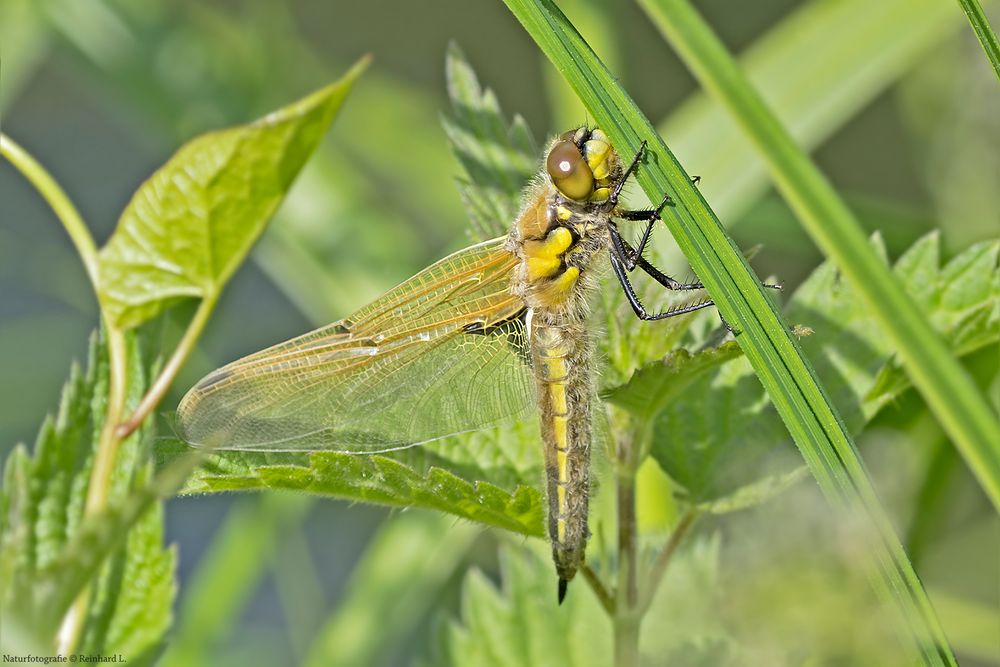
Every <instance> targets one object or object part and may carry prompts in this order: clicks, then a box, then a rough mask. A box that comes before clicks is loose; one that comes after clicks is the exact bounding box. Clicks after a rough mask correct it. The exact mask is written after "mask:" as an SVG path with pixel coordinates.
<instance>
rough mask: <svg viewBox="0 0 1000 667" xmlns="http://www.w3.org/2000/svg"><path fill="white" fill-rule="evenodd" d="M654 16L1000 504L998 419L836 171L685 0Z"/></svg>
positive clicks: (671, 0) (665, 2)
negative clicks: (870, 235)
mask: <svg viewBox="0 0 1000 667" xmlns="http://www.w3.org/2000/svg"><path fill="white" fill-rule="evenodd" d="M642 4H643V6H644V7H645V8H646V10H647V12H648V13H649V14H650V16H651V17H652V18H653V19H654V21H655V23H656V24H657V26H658V27H659V28H660V29H661V30H662V31H663V32H664V34H665V35H666V36H667V37H668V38H669V39H670V41H671V43H672V44H673V45H674V47H675V48H676V49H677V50H678V52H679V53H680V54H681V56H682V58H684V60H685V61H686V62H687V63H688V65H689V67H691V70H692V71H693V72H694V74H695V75H696V76H697V77H698V78H699V80H700V81H701V82H702V83H703V85H704V86H705V87H706V89H708V91H709V92H710V93H711V94H712V95H714V96H715V97H716V98H718V99H719V100H720V101H721V102H722V103H723V104H724V105H725V106H726V107H727V108H728V109H729V111H730V112H731V113H732V115H733V116H734V117H735V118H736V119H737V120H738V121H739V122H740V124H741V125H742V126H743V129H744V131H745V132H746V133H747V134H748V135H749V136H750V137H751V138H752V139H753V141H754V143H755V144H756V146H757V149H758V150H759V151H760V152H761V154H762V155H764V157H765V158H766V159H767V161H768V164H769V166H770V169H771V173H772V175H773V177H774V181H775V184H776V185H777V187H778V189H779V190H780V191H781V193H782V195H783V196H784V197H785V199H786V200H787V201H788V203H789V205H790V206H791V207H792V209H793V210H794V211H795V212H796V214H797V216H798V218H799V220H800V221H801V222H802V225H803V226H804V227H805V228H806V231H808V232H809V234H810V236H812V238H813V239H814V240H815V241H816V243H817V244H818V245H819V246H820V248H821V249H822V250H823V252H824V253H825V254H826V255H827V256H828V257H830V258H831V259H833V260H834V261H835V262H836V263H837V265H838V266H839V268H840V269H841V271H842V272H843V274H844V277H845V278H846V279H847V280H848V282H850V283H851V284H852V286H853V287H854V289H855V290H857V292H858V294H859V295H860V296H861V298H862V299H864V300H865V301H866V302H867V303H868V305H869V307H870V308H871V309H872V312H873V313H874V314H875V316H876V318H877V321H878V323H879V325H880V327H881V329H882V331H883V332H884V333H885V334H886V336H887V337H888V338H889V339H890V340H891V341H892V343H893V346H894V348H895V349H896V350H897V351H898V354H899V356H900V358H901V359H902V361H903V364H904V366H905V367H906V370H907V372H908V373H909V375H910V377H911V378H912V380H913V384H914V386H916V388H917V390H918V391H919V392H920V393H921V395H922V396H923V397H924V399H925V400H926V401H927V403H928V405H929V406H930V408H931V410H932V411H933V412H934V414H935V416H936V417H937V418H938V420H939V421H940V422H941V425H942V426H943V427H944V429H945V431H946V432H947V433H948V435H949V436H950V437H951V439H952V441H953V442H954V443H955V446H956V447H957V448H958V450H959V451H960V452H961V454H962V456H963V457H964V458H965V461H966V463H967V464H968V466H969V468H970V469H971V470H972V472H973V473H974V474H975V476H976V478H977V479H978V480H979V483H980V485H981V486H982V488H983V490H984V491H985V493H986V495H987V496H988V497H989V498H990V500H991V501H992V502H993V505H994V506H995V507H996V508H997V509H998V510H1000V423H998V421H997V416H996V414H994V413H993V411H992V410H991V409H990V407H989V405H987V403H986V400H985V398H984V397H983V396H982V395H981V394H980V393H979V391H978V390H977V388H976V386H975V384H974V383H973V381H972V378H971V377H970V376H969V374H968V373H966V372H965V370H964V369H963V368H962V367H961V365H960V364H959V363H958V361H957V359H956V358H955V357H954V356H953V355H952V354H951V353H950V351H949V350H948V348H947V346H946V345H945V344H944V342H943V341H942V340H941V338H940V337H939V336H937V335H936V334H935V333H934V330H933V329H932V327H931V324H930V323H929V322H928V321H927V318H926V317H924V316H923V314H922V313H921V312H920V309H919V307H918V306H917V304H916V303H915V302H914V301H913V300H911V299H910V298H909V297H908V296H907V295H906V293H905V292H904V291H903V288H902V287H901V286H900V284H899V282H898V281H897V280H895V279H894V278H893V276H892V273H891V271H890V270H889V268H888V267H887V266H886V264H885V262H883V261H881V260H880V259H879V257H878V256H877V255H876V254H875V252H874V251H873V250H872V248H871V246H870V245H869V244H868V242H867V239H866V237H865V233H864V231H863V230H862V228H861V225H860V224H859V223H858V221H857V220H856V219H855V218H854V216H853V214H852V213H851V211H850V210H849V209H848V208H847V205H846V204H845V203H844V202H843V200H842V199H841V198H840V197H839V196H838V195H837V193H836V192H835V191H834V189H833V187H832V186H831V185H830V183H829V181H827V180H826V178H825V177H824V176H823V174H822V173H820V171H819V170H818V169H817V168H816V167H815V165H814V164H813V163H812V162H811V160H810V159H809V157H808V156H807V155H806V154H805V153H804V152H803V151H802V150H801V149H800V148H799V147H798V146H797V145H796V144H795V141H794V139H792V137H791V136H790V135H789V133H788V131H787V130H786V129H785V128H784V126H783V125H782V124H781V123H780V122H779V121H778V120H777V118H775V116H774V114H773V113H772V112H771V110H770V109H768V108H767V105H766V103H765V102H764V101H763V99H761V97H760V95H759V94H758V93H757V91H756V90H755V89H754V88H753V87H752V86H751V85H750V84H749V83H748V82H747V80H746V78H745V77H744V76H743V74H742V72H741V71H740V70H739V67H738V66H737V65H736V63H735V62H734V61H733V59H732V57H731V56H730V55H729V53H728V52H727V51H726V49H725V47H724V46H723V45H722V43H721V42H720V41H719V39H718V38H717V37H716V36H715V34H714V33H713V32H712V31H711V28H710V27H709V26H708V25H707V24H706V23H705V22H704V20H702V18H701V17H700V16H699V15H698V14H697V12H696V11H695V10H694V9H692V7H691V5H690V4H689V3H688V2H686V1H685V0H642Z"/></svg>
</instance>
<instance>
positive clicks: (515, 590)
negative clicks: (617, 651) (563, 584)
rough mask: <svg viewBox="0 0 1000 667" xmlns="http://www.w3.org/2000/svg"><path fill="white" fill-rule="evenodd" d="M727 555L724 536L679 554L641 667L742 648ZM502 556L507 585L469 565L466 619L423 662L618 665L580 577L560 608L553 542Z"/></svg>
mask: <svg viewBox="0 0 1000 667" xmlns="http://www.w3.org/2000/svg"><path fill="white" fill-rule="evenodd" d="M719 552H720V539H719V536H718V535H717V534H716V535H713V536H709V537H706V538H697V539H691V540H689V541H686V542H685V543H684V544H683V545H682V547H681V548H680V550H678V552H677V553H676V554H675V555H674V557H673V559H672V561H671V565H670V568H669V569H668V570H667V573H666V576H665V577H664V580H663V582H662V583H661V585H660V586H659V588H658V589H657V591H656V594H655V595H654V596H653V600H652V603H651V607H650V611H649V613H647V615H646V618H647V621H646V622H645V623H644V624H643V626H642V631H641V634H640V637H639V650H640V653H641V655H642V658H643V660H642V662H643V664H651V665H654V664H655V665H658V664H670V665H673V664H678V665H692V664H706V665H708V664H722V663H721V662H714V663H713V662H711V660H710V659H709V657H710V656H712V655H717V654H718V653H719V652H720V651H721V652H722V654H723V655H729V653H730V652H731V650H733V649H734V648H737V647H735V645H734V643H733V641H732V637H731V636H730V633H729V631H728V629H727V628H726V627H725V623H724V621H723V619H722V618H721V616H720V614H719V609H720V608H724V607H725V599H724V587H721V586H720V585H719V583H718V579H719V569H720V565H719ZM499 556H500V573H499V580H500V584H499V588H498V586H497V584H494V583H493V582H492V581H490V580H489V579H488V578H487V577H486V576H485V575H483V574H482V573H481V572H479V571H478V570H471V571H470V572H469V573H468V574H467V575H466V577H465V580H464V582H463V585H462V603H461V611H460V614H459V618H457V619H447V620H446V622H444V623H443V624H442V627H441V631H440V636H439V637H438V638H437V642H436V645H435V646H434V649H433V655H432V656H430V657H429V658H428V659H426V660H424V661H422V663H421V664H425V665H462V666H463V667H464V666H465V665H490V666H503V665H511V666H514V665H565V666H567V667H589V666H590V665H594V666H595V667H596V666H598V665H600V666H602V667H603V666H604V665H610V664H613V659H612V645H611V637H612V632H611V627H610V623H611V621H610V619H609V617H608V615H607V614H606V613H605V611H604V610H603V609H602V607H601V605H600V603H599V602H598V600H597V597H596V596H595V595H594V593H593V591H592V590H591V589H590V587H589V586H588V585H587V584H586V582H585V581H583V579H582V577H578V578H577V579H575V580H574V581H573V582H572V583H571V584H570V588H569V593H568V594H567V596H566V599H565V601H564V602H563V604H562V605H561V606H559V605H558V604H557V602H556V595H555V578H554V576H553V573H552V564H551V562H550V561H549V560H548V553H547V546H545V545H542V544H540V543H537V542H529V543H524V544H519V545H515V544H506V545H504V546H502V547H501V549H500V551H499ZM603 578H604V579H607V577H606V576H605V577H603ZM699 660H703V662H699Z"/></svg>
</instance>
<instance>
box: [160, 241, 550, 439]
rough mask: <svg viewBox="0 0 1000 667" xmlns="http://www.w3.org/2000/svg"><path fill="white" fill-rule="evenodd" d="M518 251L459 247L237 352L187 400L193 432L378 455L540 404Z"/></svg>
mask: <svg viewBox="0 0 1000 667" xmlns="http://www.w3.org/2000/svg"><path fill="white" fill-rule="evenodd" d="M516 261H517V260H516V258H515V257H514V256H513V255H512V254H510V253H509V252H507V251H506V250H504V248H503V239H494V240H492V241H487V242H485V243H480V244H478V245H475V246H472V247H469V248H466V249H464V250H460V251H459V252H457V253H455V254H453V255H450V256H448V257H446V258H444V259H442V260H441V261H439V262H437V263H436V264H433V265H432V266H430V267H428V268H426V269H424V270H423V271H421V272H420V273H418V274H417V275H416V276H414V277H413V278H411V279H409V280H408V281H406V282H404V283H403V284H401V285H399V286H398V287H396V288H394V289H392V290H390V291H389V292H388V293H386V294H385V295H383V296H382V297H381V298H379V299H378V300H376V301H375V302H373V303H371V304H369V305H368V306H365V307H364V308H362V309H361V310H359V311H357V312H356V313H354V314H353V315H351V316H350V317H348V318H346V319H344V320H341V321H339V322H335V323H333V324H330V325H327V326H325V327H322V328H320V329H317V330H316V331H313V332H311V333H308V334H305V335H303V336H300V337H298V338H293V339H292V340H290V341H288V342H285V343H281V344H279V345H276V346H274V347H271V348H268V349H266V350H263V351H261V352H257V353H255V354H252V355H250V356H248V357H245V358H243V359H240V360H238V361H235V362H233V363H231V364H229V365H227V366H224V367H222V368H220V369H219V370H217V371H214V372H213V373H211V374H209V375H208V376H207V377H205V378H204V379H203V380H202V381H201V382H199V383H198V384H197V385H195V387H194V388H193V389H191V390H190V391H189V392H188V393H187V395H186V396H185V397H184V399H183V400H182V401H181V404H180V407H179V408H178V409H177V424H178V428H179V431H180V434H181V437H183V438H184V439H185V440H187V441H188V442H190V443H191V444H194V445H202V446H211V447H217V448H220V449H244V450H260V451H295V450H316V449H328V450H339V451H353V452H376V451H386V450H390V449H398V448H401V447H407V446H410V445H414V444H419V443H422V442H426V441H429V440H434V439H437V438H442V437H444V436H446V435H451V434H454V433H460V432H463V431H469V430H475V429H479V428H483V427H486V426H491V425H495V424H498V423H501V422H504V421H507V420H508V419H510V418H513V417H519V416H522V415H523V414H525V412H526V410H527V409H528V408H529V407H530V406H531V405H532V404H533V381H532V378H531V374H530V371H529V367H528V363H529V357H528V352H527V336H526V333H525V330H524V323H523V317H522V311H523V309H524V303H523V301H521V300H520V299H518V298H517V297H515V296H514V295H512V294H511V292H510V281H511V275H512V273H511V272H512V270H513V268H514V266H515V265H516Z"/></svg>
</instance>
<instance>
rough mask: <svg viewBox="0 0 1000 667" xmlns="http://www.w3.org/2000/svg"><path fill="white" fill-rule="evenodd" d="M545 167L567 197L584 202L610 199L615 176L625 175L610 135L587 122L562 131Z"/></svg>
mask: <svg viewBox="0 0 1000 667" xmlns="http://www.w3.org/2000/svg"><path fill="white" fill-rule="evenodd" d="M545 171H546V172H547V173H548V175H549V178H550V179H552V184H553V185H554V186H555V187H556V189H557V190H559V192H560V193H561V194H562V195H563V196H564V197H566V198H567V199H572V200H574V201H581V202H582V201H592V202H602V201H605V200H607V198H608V196H609V194H610V192H611V190H610V186H611V185H612V184H613V182H614V179H615V178H619V177H620V176H621V166H620V164H619V160H618V154H617V153H616V152H615V149H614V148H612V147H611V142H610V141H609V140H608V137H607V135H605V134H604V133H603V132H601V130H599V129H597V128H596V127H595V128H593V129H591V128H588V127H586V126H583V127H578V128H577V129H575V130H570V131H569V132H564V133H563V134H561V135H559V137H558V138H557V139H556V140H555V141H554V142H553V143H552V145H551V146H550V147H549V153H548V155H547V156H546V159H545Z"/></svg>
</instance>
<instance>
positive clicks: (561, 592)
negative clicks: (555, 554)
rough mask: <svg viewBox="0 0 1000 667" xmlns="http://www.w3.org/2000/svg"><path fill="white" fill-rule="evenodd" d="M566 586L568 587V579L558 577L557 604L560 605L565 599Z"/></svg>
mask: <svg viewBox="0 0 1000 667" xmlns="http://www.w3.org/2000/svg"><path fill="white" fill-rule="evenodd" d="M567 586H569V579H563V578H562V577H560V578H559V593H558V597H559V604H562V603H563V600H565V599H566V587H567Z"/></svg>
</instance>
